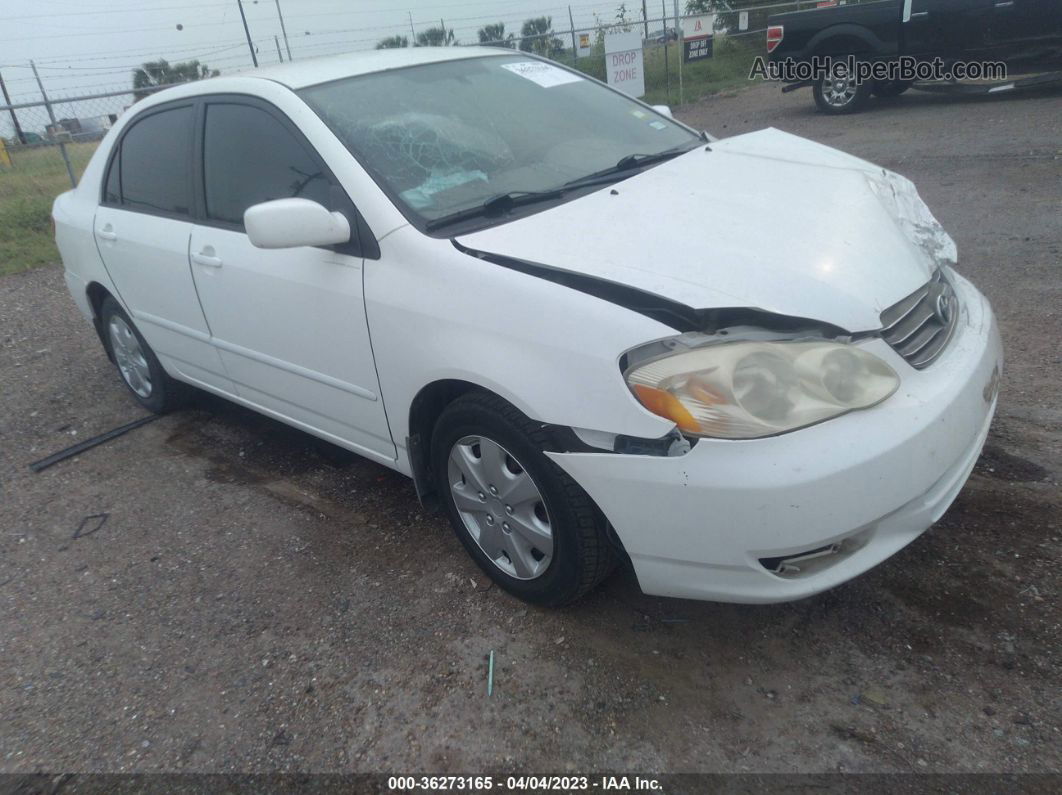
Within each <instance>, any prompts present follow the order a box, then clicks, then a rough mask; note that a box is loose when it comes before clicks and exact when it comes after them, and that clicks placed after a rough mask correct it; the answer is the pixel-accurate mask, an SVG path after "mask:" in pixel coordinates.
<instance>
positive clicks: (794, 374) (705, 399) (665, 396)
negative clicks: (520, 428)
mask: <svg viewBox="0 0 1062 795" xmlns="http://www.w3.org/2000/svg"><path fill="white" fill-rule="evenodd" d="M627 384H628V386H630V388H631V391H632V392H633V393H634V395H635V397H637V398H638V400H639V402H641V404H642V405H643V406H645V408H647V409H648V410H649V411H651V412H653V413H654V414H658V415H660V416H661V417H666V418H667V419H669V420H671V421H672V422H674V423H675V424H676V425H677V426H678V427H679V428H680V429H682V430H683V431H685V432H686V433H689V434H693V435H696V436H709V437H715V438H719V439H755V438H758V437H762V436H773V435H775V434H779V433H786V432H788V431H794V430H796V429H798V428H804V427H807V426H808V425H814V424H815V423H817V422H822V421H823V420H827V419H830V418H831V417H837V416H840V415H841V414H845V413H847V412H849V411H856V410H858V409H865V408H869V407H871V406H874V405H876V404H878V403H880V402H881V401H883V400H885V399H886V398H887V397H889V396H890V395H891V394H892V393H893V392H895V391H896V389H897V387H899V385H900V379H899V377H898V376H897V375H896V373H895V371H893V369H892V368H891V367H889V366H888V365H887V364H885V362H883V361H882V360H881V359H879V358H878V357H877V356H874V355H873V354H870V353H867V352H866V351H863V350H861V349H859V348H858V347H855V346H853V345H848V344H843V343H838V342H825V341H814V342H793V341H778V342H726V343H720V344H716V345H706V346H704V347H702V348H695V349H692V350H687V351H683V352H681V353H675V354H671V355H669V356H665V357H662V358H659V359H656V360H653V361H649V362H647V363H645V364H642V365H636V366H635V367H634V368H633V369H631V370H630V371H629V372H628V373H627Z"/></svg>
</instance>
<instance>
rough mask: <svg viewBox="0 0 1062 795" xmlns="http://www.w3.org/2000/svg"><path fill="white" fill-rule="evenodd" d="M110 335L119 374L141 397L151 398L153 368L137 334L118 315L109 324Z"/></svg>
mask: <svg viewBox="0 0 1062 795" xmlns="http://www.w3.org/2000/svg"><path fill="white" fill-rule="evenodd" d="M108 334H109V335H110V338H111V350H112V351H113V352H114V360H115V361H116V362H117V363H118V372H120V373H121V374H122V378H123V379H124V380H125V383H126V384H127V385H128V386H129V388H130V389H132V390H133V392H135V393H136V394H137V395H138V396H139V397H142V398H144V399H147V398H149V397H151V368H150V367H149V366H148V362H147V357H145V356H144V350H143V348H141V347H140V340H139V339H137V336H136V334H134V333H133V330H132V329H131V328H129V324H128V323H126V322H125V321H124V320H123V319H122V318H120V317H118V316H117V315H115V316H113V317H112V318H111V322H110V323H109V324H108Z"/></svg>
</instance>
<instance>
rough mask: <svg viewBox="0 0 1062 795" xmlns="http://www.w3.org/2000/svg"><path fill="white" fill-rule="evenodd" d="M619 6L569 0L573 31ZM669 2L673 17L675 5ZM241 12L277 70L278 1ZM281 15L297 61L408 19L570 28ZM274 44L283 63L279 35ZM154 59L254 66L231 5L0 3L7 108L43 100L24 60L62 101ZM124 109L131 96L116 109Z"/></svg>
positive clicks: (465, 29)
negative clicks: (9, 104) (33, 65)
mask: <svg viewBox="0 0 1062 795" xmlns="http://www.w3.org/2000/svg"><path fill="white" fill-rule="evenodd" d="M620 2H621V0H597V1H596V2H595V0H572V3H571V10H572V15H573V17H574V19H575V23H576V27H590V26H592V25H593V24H594V12H597V13H598V14H599V15H600V16H601V18H602V19H604V20H611V19H612V18H613V17H614V16H615V13H616V8H617V6H618V5H619V4H620ZM665 2H666V3H667V8H668V13H669V14H670V13H671V12H672V10H673V7H674V0H665ZM648 3H649V8H650V14H649V15H650V17H651V18H653V17H659V16H660V14H661V4H662V3H661V0H655V2H654V0H648ZM243 5H244V9H245V12H246V14H247V23H248V26H249V27H250V31H251V37H252V40H253V41H254V43H255V46H256V47H257V50H258V52H257V54H258V58H259V62H260V63H261V64H262V65H266V64H273V63H276V62H277V60H278V54H277V47H276V44H275V42H274V36H278V37H281V28H280V23H279V20H278V18H277V7H276V3H275V0H243ZM280 7H281V10H282V12H283V15H284V21H285V23H286V27H287V32H288V42H289V44H290V47H291V54H292V56H293V57H294V58H295V59H296V60H298V59H303V58H311V57H317V56H322V55H331V54H334V53H340V52H349V51H351V50H364V49H371V48H372V47H373V46H374V45H375V44H376V42H377V41H378V40H380V39H382V38H384V37H386V36H391V35H407V36H408V35H410V20H411V19H412V27H413V29H414V30H416V31H421V30H424V29H426V28H428V27H431V26H437V25H438V24H439V20H440V19H443V20H445V22H446V26H447V27H448V28H453V29H454V30H455V32H456V35H457V38H458V40H459V41H460V42H462V43H472V42H475V41H476V30H477V29H478V28H479V27H481V26H482V25H484V24H487V23H493V22H504V23H505V25H506V30H507V31H511V32H514V33H517V34H519V30H520V24H521V22H522V21H523V20H524V19H527V18H528V17H531V16H543V15H550V16H552V17H553V24H554V27H555V28H558V29H567V28H568V8H569V6H568V5H567V4H566V3H558V2H557V0H395V1H394V2H388V0H280ZM627 7H628V9H632V11H633V10H634V9H635V8H636V9H637V15H638V16H639V17H640V12H641V0H627ZM654 8H655V11H654V10H653V9H654ZM658 27H659V26H658ZM280 46H281V48H282V51H283V52H284V53H285V54H284V57H285V58H286V57H287V55H286V50H284V49H283V48H284V41H283V38H282V37H281V38H280ZM158 58H166V59H167V60H169V61H171V62H176V61H187V60H192V59H198V60H200V61H201V62H203V63H205V64H207V65H209V66H210V67H211V68H215V69H220V70H221V72H222V74H226V73H233V72H236V71H240V70H244V69H249V68H251V57H250V54H249V50H248V46H247V41H246V38H245V36H244V31H243V26H242V23H241V21H240V13H239V9H238V7H237V0H154V2H145V0H33V1H32V2H26V0H0V74H2V75H3V78H4V80H5V82H6V84H7V88H8V91H9V92H10V94H11V99H12V102H15V103H17V102H28V101H35V100H38V99H40V92H39V90H38V89H37V85H36V82H35V81H34V78H33V73H32V71H31V70H30V69H29V60H30V59H33V60H34V61H35V62H36V64H37V66H38V69H39V70H40V75H41V79H42V80H43V81H44V84H45V88H46V90H47V91H48V93H49V95H50V96H51V97H63V96H74V95H77V94H90V93H101V92H106V91H114V90H120V89H122V88H125V87H126V86H129V85H130V84H131V72H132V70H133V69H134V68H135V67H137V66H138V65H139V64H140V63H142V62H144V61H150V60H157V59H158ZM123 102H124V103H125V104H128V98H126V99H124V100H122V101H118V102H117V107H116V108H115V109H114V110H120V109H121V107H122V106H123V104H122V103H123ZM83 104H86V105H87V104H88V103H83ZM101 107H102V103H101ZM103 112H113V111H112V110H111V109H110V108H103ZM27 113H28V111H27ZM4 115H5V116H6V114H4ZM60 115H84V113H83V112H82V111H79V110H71V111H70V112H69V113H66V114H64V113H62V112H61V113H60ZM30 126H38V125H30ZM9 133H10V123H9V122H8V120H7V119H6V118H0V134H4V135H6V134H9Z"/></svg>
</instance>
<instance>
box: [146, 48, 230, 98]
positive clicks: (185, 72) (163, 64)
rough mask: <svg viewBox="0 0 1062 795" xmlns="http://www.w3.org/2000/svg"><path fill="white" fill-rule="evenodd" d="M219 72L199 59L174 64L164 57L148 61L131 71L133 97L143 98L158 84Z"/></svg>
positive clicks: (198, 77)
mask: <svg viewBox="0 0 1062 795" xmlns="http://www.w3.org/2000/svg"><path fill="white" fill-rule="evenodd" d="M219 74H220V72H218V70H217V69H213V70H211V69H210V68H209V67H208V66H207V65H206V64H202V63H199V61H185V62H184V63H175V64H171V63H169V62H168V61H167V60H166V59H165V58H160V59H159V60H157V61H148V62H147V63H145V64H142V65H141V66H140V68H138V69H135V70H134V71H133V99H134V100H136V101H139V100H141V99H143V98H144V97H146V96H148V95H150V94H151V93H153V89H155V88H157V87H158V86H168V85H172V84H174V83H190V82H192V81H193V80H203V79H205V78H207V77H217V76H218V75H219Z"/></svg>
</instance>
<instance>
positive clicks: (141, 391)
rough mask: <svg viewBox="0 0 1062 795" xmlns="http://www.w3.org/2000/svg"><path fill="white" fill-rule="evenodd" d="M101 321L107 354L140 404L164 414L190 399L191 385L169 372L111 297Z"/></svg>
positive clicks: (103, 311)
mask: <svg viewBox="0 0 1062 795" xmlns="http://www.w3.org/2000/svg"><path fill="white" fill-rule="evenodd" d="M100 323H101V324H102V328H103V339H104V341H105V344H106V345H107V353H108V354H109V355H110V357H111V359H112V360H113V361H114V364H115V366H116V367H117V368H118V374H119V375H120V376H121V378H122V383H124V384H125V386H126V388H127V389H128V390H129V393H130V394H131V395H132V396H133V398H134V399H135V400H136V402H137V403H139V404H140V405H141V406H143V407H144V408H146V409H147V410H148V411H151V412H154V413H155V414H165V413H166V412H168V411H173V410H174V409H176V408H180V407H181V406H182V405H184V404H185V402H187V400H188V397H189V395H190V393H191V387H189V386H187V385H186V384H182V383H181V382H180V381H175V380H174V379H172V378H170V376H168V375H167V374H166V371H165V370H163V369H162V365H161V364H159V360H158V357H157V356H155V352H154V351H153V350H151V346H150V345H148V344H147V340H145V339H144V337H143V336H142V335H141V334H140V330H139V329H138V328H137V327H136V325H135V324H134V323H133V321H132V320H130V318H129V315H127V314H126V312H125V310H124V309H122V307H121V306H120V305H119V304H118V302H117V301H115V300H114V299H113V298H111V297H110V296H107V297H106V298H104V299H103V304H102V305H101V306H100Z"/></svg>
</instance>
